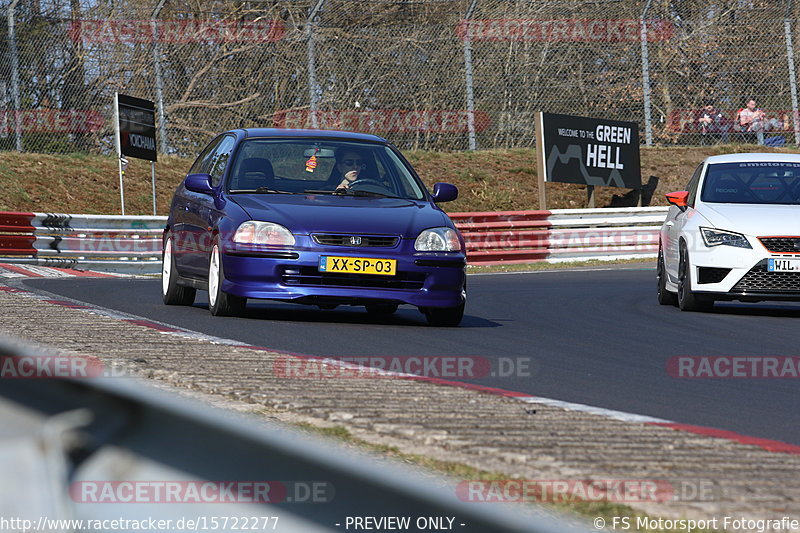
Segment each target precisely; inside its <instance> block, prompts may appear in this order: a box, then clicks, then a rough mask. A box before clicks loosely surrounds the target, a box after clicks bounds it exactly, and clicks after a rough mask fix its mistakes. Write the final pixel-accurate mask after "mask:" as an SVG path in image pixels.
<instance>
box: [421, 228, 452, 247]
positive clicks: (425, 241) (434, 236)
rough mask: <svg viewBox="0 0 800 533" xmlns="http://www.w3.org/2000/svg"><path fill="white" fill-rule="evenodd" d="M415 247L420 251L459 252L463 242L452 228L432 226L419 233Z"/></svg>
mask: <svg viewBox="0 0 800 533" xmlns="http://www.w3.org/2000/svg"><path fill="white" fill-rule="evenodd" d="M414 249H415V250H417V251H418V252H459V251H461V242H459V240H458V234H457V233H456V232H455V230H453V229H451V228H430V229H426V230H425V231H423V232H422V233H420V234H419V237H417V240H416V242H414Z"/></svg>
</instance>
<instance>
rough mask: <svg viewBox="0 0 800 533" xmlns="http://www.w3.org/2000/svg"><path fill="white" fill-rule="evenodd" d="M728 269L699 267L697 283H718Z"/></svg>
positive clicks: (726, 273)
mask: <svg viewBox="0 0 800 533" xmlns="http://www.w3.org/2000/svg"><path fill="white" fill-rule="evenodd" d="M730 271H731V269H730V268H716V267H700V273H699V274H698V276H697V283H701V284H702V283H719V282H721V281H722V280H723V279H725V276H727V275H728V272H730Z"/></svg>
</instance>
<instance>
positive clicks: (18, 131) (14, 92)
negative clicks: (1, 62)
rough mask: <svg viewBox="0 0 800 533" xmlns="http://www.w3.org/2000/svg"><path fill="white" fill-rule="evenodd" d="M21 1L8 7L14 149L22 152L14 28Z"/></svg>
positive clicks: (16, 1) (17, 59)
mask: <svg viewBox="0 0 800 533" xmlns="http://www.w3.org/2000/svg"><path fill="white" fill-rule="evenodd" d="M18 2H19V0H11V3H10V4H9V5H8V12H7V13H6V15H7V16H8V53H9V55H10V56H11V99H12V101H13V104H14V147H15V149H16V150H17V152H21V151H22V116H21V115H20V111H21V110H20V98H19V57H18V55H17V54H18V53H17V35H16V31H15V26H14V11H15V10H16V9H17V3H18Z"/></svg>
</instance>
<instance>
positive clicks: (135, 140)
mask: <svg viewBox="0 0 800 533" xmlns="http://www.w3.org/2000/svg"><path fill="white" fill-rule="evenodd" d="M117 101H118V103H119V141H120V148H121V151H122V155H127V156H130V157H136V158H138V159H147V160H148V161H156V111H155V109H156V107H155V105H154V104H153V102H151V101H149V100H142V99H141V98H134V97H133V96H126V95H124V94H118V95H117Z"/></svg>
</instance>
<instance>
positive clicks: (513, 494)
mask: <svg viewBox="0 0 800 533" xmlns="http://www.w3.org/2000/svg"><path fill="white" fill-rule="evenodd" d="M456 495H457V496H458V498H459V499H460V500H462V501H465V502H472V503H521V502H548V503H557V502H576V501H589V502H617V503H629V502H667V501H672V500H673V499H674V496H675V489H674V487H673V485H672V483H670V482H668V481H664V480H652V479H591V480H588V479H499V480H491V481H481V480H468V481H462V482H460V483H459V484H458V485H457V486H456Z"/></svg>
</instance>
